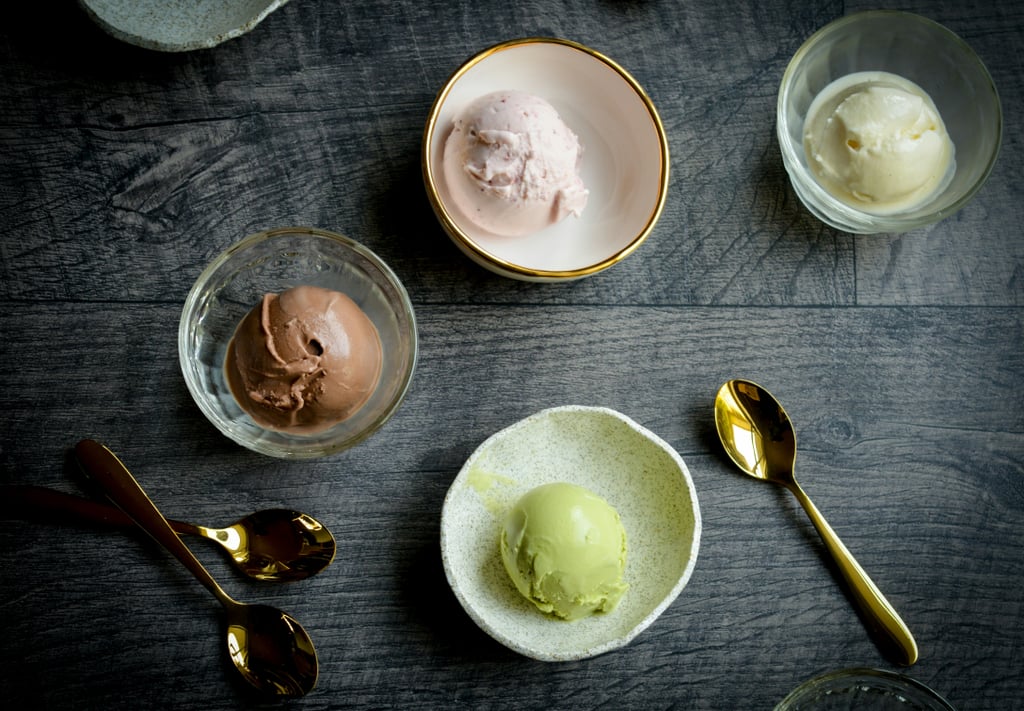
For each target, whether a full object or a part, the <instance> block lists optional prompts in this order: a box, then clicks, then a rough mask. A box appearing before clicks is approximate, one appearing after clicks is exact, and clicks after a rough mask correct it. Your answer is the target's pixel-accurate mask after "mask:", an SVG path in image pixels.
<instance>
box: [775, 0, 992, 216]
mask: <svg viewBox="0 0 1024 711" xmlns="http://www.w3.org/2000/svg"><path fill="white" fill-rule="evenodd" d="M861 71H886V72H891V73H893V74H898V75H900V76H903V77H904V78H906V79H909V80H911V81H913V82H914V83H916V84H917V85H918V86H920V87H921V88H922V89H924V90H925V91H926V92H928V94H929V95H930V96H931V98H932V100H933V101H934V102H935V105H936V107H937V108H938V110H939V114H940V115H941V116H942V119H943V121H944V122H945V124H946V130H947V131H948V132H949V135H950V138H951V139H952V140H953V144H954V146H955V149H956V173H955V174H954V175H953V178H952V180H951V181H950V182H949V184H948V185H947V186H946V188H945V189H944V190H942V191H941V192H939V193H938V194H937V195H935V196H934V197H933V198H932V199H931V200H929V201H928V202H927V203H926V204H923V205H920V206H918V207H915V208H912V209H909V210H907V211H905V212H901V213H897V214H893V215H884V216H882V215H872V214H869V213H866V212H862V211H860V210H858V209H856V208H855V207H851V206H850V205H847V204H846V203H843V202H841V201H840V200H838V199H836V198H835V197H833V196H832V195H831V194H829V193H828V192H826V191H825V189H824V188H822V187H821V185H819V184H818V182H817V180H815V178H814V176H813V174H812V173H811V171H810V169H809V168H808V166H807V160H806V157H805V155H804V147H803V132H804V119H805V117H806V115H807V110H808V108H809V107H810V105H811V102H812V101H813V100H814V97H815V96H817V94H818V92H820V91H821V90H822V89H823V88H825V87H826V86H828V84H830V83H831V82H832V81H833V80H834V79H837V78H839V77H842V76H846V75H847V74H852V73H853V72H861ZM776 120H777V124H776V130H777V132H778V137H779V146H780V149H781V151H782V160H783V163H784V164H785V166H786V171H787V172H788V173H789V177H790V181H791V182H792V184H793V189H794V190H795V191H796V194H797V196H798V197H799V198H800V200H801V201H802V202H803V204H804V205H805V206H806V207H807V209H808V210H810V211H811V212H812V213H813V214H814V215H815V216H816V217H817V218H818V219H820V220H821V221H822V222H824V223H826V224H828V225H831V226H832V227H835V228H836V229H840V230H844V231H846V232H852V233H857V234H876V233H880V232H906V231H908V230H912V229H916V228H918V227H923V226H925V225H928V224H931V223H934V222H938V221H939V220H941V219H944V218H945V217H948V216H949V215H952V214H953V213H955V212H957V211H958V210H959V209H960V208H962V207H963V206H964V205H965V204H966V203H967V201H968V200H970V199H971V198H972V197H973V196H974V194H975V193H976V192H977V191H978V189H979V188H980V187H981V186H982V184H983V183H984V182H985V180H986V179H987V178H988V175H989V173H990V172H991V171H992V166H993V165H994V164H995V160H996V156H997V154H998V153H999V146H1000V143H1001V141H1002V131H1003V113H1002V107H1001V105H1000V102H999V95H998V93H997V92H996V87H995V85H994V84H993V82H992V77H991V76H990V75H989V73H988V70H987V69H986V68H985V65H984V64H983V63H982V62H981V60H980V59H979V58H978V56H977V55H976V54H975V53H974V51H973V50H972V49H971V48H970V47H969V46H967V44H966V43H965V42H964V41H963V40H961V39H960V38H959V37H957V36H956V35H955V34H953V33H952V32H950V31H949V30H948V29H946V28H945V27H943V26H942V25H940V24H938V23H936V22H933V21H932V20H929V19H927V18H924V17H921V16H919V15H914V14H911V13H906V12H899V11H891V10H872V11H868V12H859V13H855V14H852V15H847V16H846V17H843V18H840V19H838V20H836V21H835V22H832V23H830V24H828V25H826V26H825V27H823V28H822V29H820V30H818V31H817V32H816V33H815V34H813V35H812V36H811V37H810V38H809V39H808V40H807V41H806V42H804V44H803V46H801V47H800V49H799V50H797V52H796V54H795V55H793V59H792V60H791V61H790V63H789V66H788V67H787V68H786V72H785V74H784V75H783V77H782V84H781V85H780V87H779V100H778V108H777V117H776Z"/></svg>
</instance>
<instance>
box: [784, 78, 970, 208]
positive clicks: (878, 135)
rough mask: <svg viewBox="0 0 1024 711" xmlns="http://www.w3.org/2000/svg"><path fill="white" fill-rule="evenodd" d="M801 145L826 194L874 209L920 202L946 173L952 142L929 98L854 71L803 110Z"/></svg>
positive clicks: (905, 84)
mask: <svg viewBox="0 0 1024 711" xmlns="http://www.w3.org/2000/svg"><path fill="white" fill-rule="evenodd" d="M804 151H805V153H806V156H807V164H808V166H809V167H810V169H811V172H812V173H813V174H814V175H815V177H816V178H817V180H818V182H819V183H820V184H821V185H822V186H823V187H824V188H825V189H826V190H828V192H829V193H831V194H832V195H833V196H834V197H836V198H838V199H839V200H842V201H843V202H845V203H847V204H849V205H852V206H854V207H856V208H858V209H860V210H863V211H865V212H870V213H873V214H877V215H886V214H892V213H895V212H901V211H904V210H908V209H912V208H914V207H917V206H918V205H921V204H923V203H925V202H927V201H928V200H929V199H930V198H931V197H932V196H933V195H935V194H936V193H937V192H939V191H941V190H942V189H943V188H945V186H946V184H947V183H948V181H949V180H950V179H951V178H952V174H953V170H952V168H953V166H954V147H953V143H952V141H951V140H950V138H949V134H948V133H947V132H946V127H945V125H944V124H943V122H942V117H941V116H940V115H939V111H938V109H937V108H936V107H935V104H934V103H933V102H932V100H931V98H930V97H929V96H928V94H927V93H926V92H925V91H924V90H923V89H921V87H919V86H918V85H917V84H915V83H913V82H911V81H909V80H908V79H905V78H903V77H901V76H898V75H896V74H891V73H889V72H857V73H854V74H849V75H847V76H845V77H841V78H839V79H837V80H835V81H833V82H832V83H831V84H829V85H828V86H827V87H825V88H824V89H823V90H822V91H821V92H820V93H819V94H818V95H817V97H815V99H814V101H813V102H812V103H811V106H810V108H809V109H808V112H807V119H806V121H805V123H804Z"/></svg>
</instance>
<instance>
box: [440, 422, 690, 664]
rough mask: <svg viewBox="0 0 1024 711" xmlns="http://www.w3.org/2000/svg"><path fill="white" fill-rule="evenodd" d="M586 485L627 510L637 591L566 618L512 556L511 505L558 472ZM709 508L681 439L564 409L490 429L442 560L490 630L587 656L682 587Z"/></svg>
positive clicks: (559, 653)
mask: <svg viewBox="0 0 1024 711" xmlns="http://www.w3.org/2000/svg"><path fill="white" fill-rule="evenodd" d="M559 481H563V482H569V483H572V484H577V485H579V486H583V487H585V488H587V489H589V490H590V491H593V492H594V493H595V494H597V495H598V496H601V497H602V498H604V499H605V500H606V501H607V502H608V503H609V504H611V506H612V507H614V508H615V510H616V511H618V513H619V516H620V517H621V519H622V525H623V528H625V530H626V550H627V552H626V570H625V574H624V580H625V582H626V583H628V584H629V589H628V590H627V591H626V594H625V595H624V596H623V597H622V600H621V601H620V602H619V604H618V605H617V606H616V607H615V609H614V610H612V611H611V612H607V613H601V614H597V615H593V616H591V617H587V618H584V619H581V620H575V621H572V622H567V621H565V620H560V619H557V618H554V617H551V616H549V615H545V614H544V613H542V612H541V611H540V610H538V609H537V608H536V607H535V606H534V605H533V603H531V602H530V601H528V600H527V599H526V598H524V597H523V596H522V595H520V593H519V591H518V590H517V589H516V587H515V584H514V583H513V582H512V579H511V578H510V577H509V576H508V573H507V572H506V571H505V568H504V565H503V564H502V561H501V553H500V548H499V537H500V533H501V527H502V524H503V522H504V519H505V516H506V515H507V512H508V511H509V509H510V508H511V507H512V506H513V504H515V502H516V501H518V500H519V498H520V497H521V496H522V495H523V494H525V493H526V492H528V491H529V490H531V489H533V488H535V487H537V486H540V485H541V484H548V483H551V482H559ZM700 534H701V515H700V507H699V506H698V504H697V492H696V489H695V488H694V485H693V480H692V479H691V478H690V472H689V470H688V469H687V468H686V464H685V463H684V462H683V460H682V458H681V457H680V456H679V454H678V452H676V451H675V449H673V448H672V447H671V446H670V445H668V444H667V443H666V442H665V441H664V440H662V439H661V438H660V437H658V436H657V435H655V434H654V433H653V432H650V431H649V430H647V429H645V428H644V427H642V426H641V425H639V424H637V423H636V422H634V421H633V420H631V419H630V418H629V417H627V416H625V415H623V414H621V413H619V412H616V411H615V410H611V409H608V408H603V407H587V406H582V405H567V406H563V407H554V408H550V409H547V410H541V411H540V412H538V413H536V414H534V415H531V416H530V417H527V418H526V419H523V420H520V421H519V422H517V423H515V424H513V425H511V426H509V427H507V428H505V429H503V430H501V431H500V432H498V433H497V434H495V435H492V436H491V437H490V438H488V439H487V440H486V441H485V442H484V443H483V444H481V445H480V446H479V447H478V448H477V449H476V451H475V452H473V454H472V455H471V456H470V457H469V459H467V460H466V463H465V465H464V466H463V467H462V469H461V471H460V472H459V474H458V475H457V476H456V477H455V480H454V481H453V482H452V484H451V487H450V488H449V490H448V494H447V496H446V497H445V501H444V508H443V510H442V513H441V559H442V561H443V563H444V570H445V575H446V576H447V578H448V582H449V584H450V585H451V587H452V590H453V591H454V592H455V596H456V597H457V598H458V600H459V602H460V603H461V604H462V607H463V608H464V609H465V610H466V612H467V613H468V614H469V616H470V617H471V618H472V619H473V620H474V621H475V622H476V623H477V624H478V625H479V626H480V627H481V628H482V629H483V630H484V631H485V632H487V633H488V634H489V635H491V636H492V637H493V638H494V639H496V640H498V641H499V642H501V643H502V644H504V645H505V646H507V647H509V648H510V649H513V650H515V651H516V652H519V653H520V654H523V655H526V656H528V657H532V658H534V659H539V660H541V661H546V662H556V661H569V660H577V659H585V658H588V657H593V656H596V655H598V654H603V653H605V652H609V651H611V650H613V649H617V648H619V647H622V646H624V645H626V644H628V643H629V642H630V641H632V640H633V638H635V637H636V636H637V635H638V634H640V633H641V632H642V631H643V630H645V629H647V627H649V626H650V625H651V624H652V623H653V622H654V621H655V620H656V619H657V618H658V617H659V616H660V615H661V613H662V612H664V611H665V609H666V608H667V607H668V606H669V605H670V604H672V602H673V601H674V600H675V599H676V598H677V597H678V596H679V594H680V593H681V592H682V590H683V588H684V587H685V586H686V583H687V582H688V581H689V579H690V575H691V574H692V573H693V568H694V566H695V564H696V562H697V552H698V550H699V548H700Z"/></svg>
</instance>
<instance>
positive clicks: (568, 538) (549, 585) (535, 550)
mask: <svg viewBox="0 0 1024 711" xmlns="http://www.w3.org/2000/svg"><path fill="white" fill-rule="evenodd" d="M501 558H502V561H503V562H504V564H505V570H506V571H508V574H509V576H510V577H511V578H512V581H513V582H514V583H515V585H516V588H518V589H519V592H520V593H522V594H523V596H524V597H526V598H527V599H528V600H530V601H531V602H532V603H533V604H534V605H536V606H537V607H538V608H539V609H540V610H542V611H543V612H546V613H550V614H552V615H555V616H557V617H560V618H562V619H565V620H578V619H580V618H583V617H587V616H588V615H592V614H594V613H596V612H609V611H611V610H612V609H614V608H615V606H616V605H617V604H618V602H619V600H620V599H621V598H622V595H623V594H624V593H625V592H626V589H627V588H628V585H627V584H626V583H625V582H623V579H622V578H623V572H624V571H625V568H626V531H625V529H623V527H622V521H621V520H620V519H619V514H618V513H617V512H616V511H615V509H614V508H612V507H611V506H610V505H609V504H608V502H607V501H605V500H604V499H602V498H601V497H600V496H598V495H597V494H594V493H593V492H591V491H589V490H587V489H585V488H583V487H581V486H577V485H575V484H568V483H564V482H558V483H553V484H544V485H543V486H538V487H537V488H535V489H532V490H530V491H529V492H527V493H526V494H525V495H524V496H523V497H522V498H521V499H519V501H518V502H517V503H516V504H515V506H513V507H512V510H511V511H509V513H508V515H507V517H506V518H505V524H504V527H503V529H502V532H501Z"/></svg>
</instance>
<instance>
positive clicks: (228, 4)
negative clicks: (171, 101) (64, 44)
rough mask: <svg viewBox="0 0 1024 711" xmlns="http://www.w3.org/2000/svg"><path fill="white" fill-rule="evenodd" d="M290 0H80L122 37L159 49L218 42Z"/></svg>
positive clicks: (89, 12) (94, 18) (100, 22)
mask: <svg viewBox="0 0 1024 711" xmlns="http://www.w3.org/2000/svg"><path fill="white" fill-rule="evenodd" d="M287 2H288V0H78V3H79V5H81V6H82V8H83V9H84V10H85V12H86V14H87V15H88V16H89V17H90V18H91V19H92V21H93V22H95V23H96V24H97V25H99V26H100V27H101V28H103V30H104V31H105V32H107V33H108V34H110V35H112V36H113V37H116V38H117V39H119V40H122V41H124V42H128V43H129V44H134V45H137V46H139V47H145V48H146V49H155V50H157V51H160V52H187V51H189V50H193V49H206V48H209V47H215V46H216V45H218V44H220V43H221V42H224V41H226V40H229V39H233V38H235V37H239V36H241V35H244V34H245V33H246V32H249V31H250V30H251V29H252V28H254V27H255V26H256V25H258V24H259V23H260V22H262V21H263V20H264V18H266V16H267V15H269V14H270V13H272V12H273V11H274V10H276V9H278V8H279V7H281V6H282V5H284V4H285V3H287Z"/></svg>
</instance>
